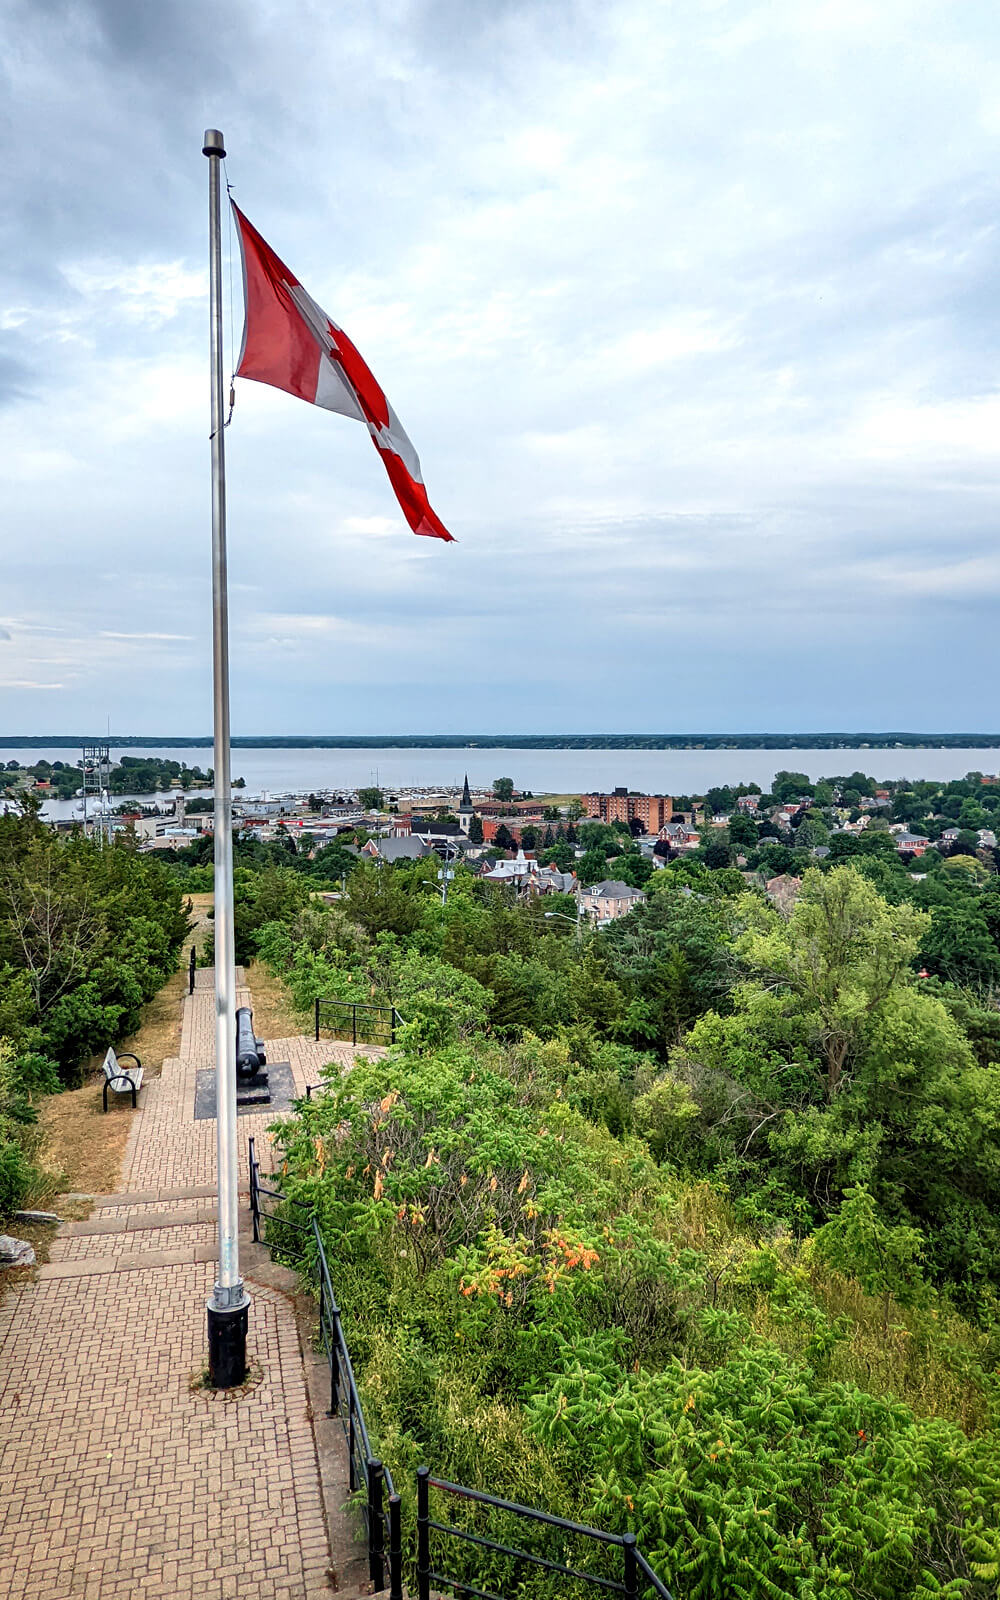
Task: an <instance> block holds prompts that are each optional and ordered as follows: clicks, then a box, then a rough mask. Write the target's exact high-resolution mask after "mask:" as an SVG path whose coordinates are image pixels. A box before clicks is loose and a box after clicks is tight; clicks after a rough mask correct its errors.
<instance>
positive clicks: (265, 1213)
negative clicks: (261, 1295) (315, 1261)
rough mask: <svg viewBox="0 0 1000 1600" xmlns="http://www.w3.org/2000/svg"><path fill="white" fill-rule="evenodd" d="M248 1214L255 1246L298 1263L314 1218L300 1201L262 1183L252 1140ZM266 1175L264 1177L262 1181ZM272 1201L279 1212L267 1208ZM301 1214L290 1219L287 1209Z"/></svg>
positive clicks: (249, 1158)
mask: <svg viewBox="0 0 1000 1600" xmlns="http://www.w3.org/2000/svg"><path fill="white" fill-rule="evenodd" d="M248 1149H249V1155H248V1160H249V1166H250V1214H251V1216H252V1218H253V1240H254V1244H266V1245H267V1247H268V1249H269V1250H273V1251H274V1252H275V1254H277V1255H281V1256H287V1257H290V1258H291V1259H293V1260H297V1259H298V1258H299V1257H300V1256H303V1255H305V1253H306V1249H307V1236H309V1235H311V1234H312V1232H313V1216H312V1212H311V1211H310V1209H309V1207H308V1206H307V1205H305V1204H303V1202H302V1201H301V1200H289V1199H288V1198H287V1196H286V1195H283V1194H282V1193H281V1192H280V1190H278V1189H271V1188H269V1187H268V1186H267V1185H266V1184H265V1183H262V1182H261V1171H260V1162H259V1161H258V1160H257V1149H256V1145H255V1142H254V1140H253V1139H252V1138H251V1139H250V1140H249V1145H248ZM266 1176H268V1174H265V1177H266ZM268 1200H274V1201H276V1202H277V1204H278V1205H279V1206H280V1207H282V1208H283V1209H282V1210H275V1209H274V1208H273V1207H272V1208H270V1209H269V1208H268V1206H267V1201H268ZM289 1207H291V1208H294V1210H296V1211H298V1212H299V1213H300V1215H299V1216H297V1217H296V1216H294V1215H293V1216H290V1215H289V1214H288V1208H289Z"/></svg>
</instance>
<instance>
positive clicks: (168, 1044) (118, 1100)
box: [39, 895, 211, 1194]
mask: <svg viewBox="0 0 1000 1600" xmlns="http://www.w3.org/2000/svg"><path fill="white" fill-rule="evenodd" d="M192 898H195V897H194V896H192ZM197 898H199V899H202V898H206V899H208V900H209V901H211V895H208V896H198V897H197ZM186 948H187V947H186ZM186 993H187V971H186V970H184V971H179V972H176V973H174V976H173V977H172V978H170V979H169V980H168V982H167V983H165V984H164V986H163V988H162V989H161V990H160V992H159V994H157V995H154V996H153V999H152V1000H150V1002H149V1004H148V1005H147V1006H146V1007H145V1008H144V1010H143V1014H142V1024H141V1026H140V1028H139V1030H138V1032H136V1033H134V1034H132V1035H131V1037H130V1038H128V1039H123V1040H122V1042H121V1044H120V1045H118V1046H117V1047H116V1048H117V1049H118V1051H119V1053H121V1052H124V1051H127V1050H128V1051H131V1052H132V1053H133V1054H134V1055H137V1056H138V1057H139V1060H140V1061H141V1062H142V1065H143V1076H144V1079H149V1078H156V1077H159V1075H160V1070H161V1068H162V1066H163V1062H164V1061H165V1060H166V1059H167V1058H168V1057H169V1056H176V1055H177V1053H178V1051H179V1050H180V1042H181V1000H182V998H183V996H184V995H185V994H186ZM102 1059H103V1058H102V1057H100V1056H95V1057H93V1059H92V1060H91V1061H90V1062H89V1063H88V1068H87V1075H86V1080H85V1082H84V1084H83V1087H82V1088H80V1089H66V1090H64V1091H63V1093H62V1094H54V1095H51V1096H49V1098H48V1099H47V1100H45V1101H43V1103H42V1105H41V1106H40V1108H39V1122H40V1124H41V1127H42V1132H43V1139H42V1146H41V1151H40V1158H41V1161H42V1163H43V1164H44V1166H46V1167H47V1168H49V1169H50V1170H54V1171H56V1172H58V1173H60V1174H61V1177H60V1179H59V1187H60V1189H62V1190H69V1191H73V1192H77V1193H83V1194H113V1193H114V1192H115V1190H116V1189H117V1188H118V1185H119V1178H120V1174H121V1164H122V1158H123V1156H124V1154H125V1146H126V1144H127V1142H128V1136H129V1132H130V1130H131V1127H132V1098H131V1096H130V1095H125V1094H121V1095H119V1094H115V1095H109V1096H108V1101H109V1105H108V1111H107V1115H105V1114H104V1111H103V1109H102V1103H103V1088H104V1074H103V1073H102V1072H101V1070H100V1064H101V1060H102ZM141 1096H142V1091H141V1090H140V1099H141Z"/></svg>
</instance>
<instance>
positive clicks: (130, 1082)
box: [103, 1047, 142, 1111]
mask: <svg viewBox="0 0 1000 1600" xmlns="http://www.w3.org/2000/svg"><path fill="white" fill-rule="evenodd" d="M126 1059H127V1060H129V1061H134V1062H135V1066H134V1067H123V1066H122V1064H121V1063H122V1061H123V1060H126ZM103 1070H104V1109H105V1111H107V1109H108V1090H109V1089H113V1090H114V1092H115V1094H129V1093H131V1096H132V1109H133V1111H134V1110H135V1106H136V1096H137V1094H138V1093H139V1090H140V1089H141V1088H142V1062H141V1061H140V1060H139V1057H138V1056H134V1055H133V1054H132V1052H131V1051H130V1050H124V1051H123V1052H122V1055H121V1057H120V1058H119V1057H118V1056H116V1055H115V1052H114V1050H112V1049H111V1048H110V1047H109V1049H108V1053H107V1055H106V1056H105V1057H104V1069H103Z"/></svg>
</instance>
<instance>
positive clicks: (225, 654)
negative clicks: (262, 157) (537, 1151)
mask: <svg viewBox="0 0 1000 1600" xmlns="http://www.w3.org/2000/svg"><path fill="white" fill-rule="evenodd" d="M202 149H203V153H204V154H205V155H206V156H207V157H208V228H209V298H210V301H211V334H212V666H213V684H214V694H213V711H214V731H215V751H214V759H215V1110H216V1128H217V1133H218V1152H219V1161H218V1180H219V1271H218V1276H217V1278H216V1282H215V1288H214V1289H213V1291H212V1297H211V1299H210V1300H209V1302H208V1365H209V1373H210V1376H211V1381H212V1384H213V1385H214V1387H215V1388H217V1389H229V1388H232V1387H233V1386H234V1385H235V1384H238V1383H242V1382H243V1380H244V1378H245V1377H246V1368H247V1322H248V1319H249V1309H250V1296H249V1295H248V1294H247V1292H246V1290H245V1288H244V1287H243V1281H242V1279H241V1278H240V1245H239V1169H238V1162H237V1151H236V942H235V937H234V932H233V812H232V788H231V783H230V779H231V776H232V774H231V770H230V753H229V601H228V592H227V589H228V585H227V576H226V457H225V442H224V434H223V416H224V411H223V401H222V383H223V378H222V222H221V209H220V208H221V200H220V195H221V181H220V171H219V167H220V163H221V162H222V160H223V159H224V157H225V154H226V151H225V146H224V144H223V140H222V134H221V133H220V132H219V131H218V129H217V128H208V129H206V132H205V143H204V145H203V147H202Z"/></svg>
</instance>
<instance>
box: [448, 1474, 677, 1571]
mask: <svg viewBox="0 0 1000 1600" xmlns="http://www.w3.org/2000/svg"><path fill="white" fill-rule="evenodd" d="M432 1489H436V1490H438V1491H439V1492H440V1493H441V1494H443V1495H449V1496H452V1497H454V1498H455V1499H459V1500H462V1501H464V1502H465V1503H466V1504H467V1505H469V1504H471V1505H472V1506H474V1507H476V1508H479V1507H482V1508H483V1509H484V1510H485V1511H487V1512H491V1511H495V1512H501V1513H505V1514H507V1515H509V1516H513V1517H515V1518H517V1519H518V1520H519V1521H520V1522H521V1523H522V1524H527V1525H528V1526H529V1527H530V1528H532V1529H544V1530H546V1531H548V1532H550V1533H551V1534H553V1535H554V1536H555V1540H554V1542H555V1544H556V1545H557V1546H558V1545H560V1544H562V1545H563V1546H565V1544H566V1543H567V1542H568V1540H571V1539H572V1540H582V1541H585V1543H586V1544H589V1546H590V1547H591V1549H593V1548H594V1547H598V1548H600V1549H601V1550H602V1551H604V1552H607V1553H608V1555H609V1556H611V1557H612V1562H613V1565H609V1570H613V1569H614V1567H617V1569H618V1570H619V1571H620V1572H621V1577H620V1578H613V1577H610V1576H606V1575H604V1574H602V1573H600V1572H595V1571H588V1570H586V1569H585V1568H582V1567H578V1566H571V1565H570V1564H569V1562H568V1561H565V1560H562V1561H558V1560H556V1561H554V1560H552V1559H551V1558H550V1557H549V1556H544V1555H541V1554H539V1552H538V1550H525V1549H524V1548H523V1546H522V1545H512V1544H505V1543H503V1542H501V1541H500V1540H497V1539H490V1538H487V1537H486V1536H485V1534H484V1533H481V1532H480V1533H476V1532H473V1531H472V1529H471V1528H466V1527H462V1526H461V1525H460V1524H459V1523H456V1522H441V1521H439V1520H437V1519H436V1518H434V1517H432V1516H431V1509H430V1491H431V1490H432ZM491 1531H492V1529H491ZM432 1534H437V1535H439V1536H440V1539H439V1543H440V1542H442V1541H443V1540H445V1539H447V1540H450V1541H453V1543H457V1544H464V1545H471V1546H472V1547H473V1548H474V1549H475V1550H479V1551H482V1552H483V1553H484V1557H485V1556H486V1555H488V1556H489V1557H490V1558H491V1560H492V1562H493V1565H494V1567H496V1566H497V1565H499V1566H500V1567H501V1568H506V1572H507V1575H508V1577H509V1578H510V1580H511V1581H512V1582H513V1583H515V1584H516V1585H517V1586H518V1587H520V1584H521V1581H522V1579H521V1576H520V1573H521V1571H522V1570H523V1568H524V1567H525V1566H526V1565H527V1566H530V1567H533V1568H534V1569H535V1570H536V1572H537V1573H539V1574H546V1573H547V1574H550V1575H551V1577H552V1578H554V1579H557V1580H565V1579H571V1580H573V1581H574V1582H576V1583H578V1584H580V1585H582V1586H583V1587H585V1588H593V1589H602V1590H604V1592H605V1593H606V1594H617V1595H623V1596H624V1597H625V1600H639V1597H640V1596H641V1595H643V1594H645V1593H646V1592H647V1591H648V1590H649V1589H652V1590H653V1592H654V1593H655V1594H656V1595H657V1596H659V1600H673V1596H672V1595H671V1593H670V1590H669V1589H668V1588H667V1587H666V1585H665V1584H664V1583H663V1582H662V1581H661V1580H660V1579H659V1578H658V1577H657V1576H656V1573H655V1572H654V1571H653V1569H652V1567H651V1566H650V1564H649V1562H648V1561H647V1560H646V1557H645V1556H644V1555H643V1553H642V1551H641V1550H640V1549H639V1546H638V1542H637V1540H636V1537H635V1534H634V1533H607V1532H606V1531H605V1530H604V1529H602V1528H590V1527H588V1526H587V1525H586V1524H585V1523H582V1522H571V1521H569V1520H568V1519H567V1518H566V1517H555V1516H552V1515H551V1513H550V1512H547V1511H537V1510H535V1509H534V1508H533V1507H531V1506H522V1505H519V1504H517V1502H516V1501H513V1500H501V1499H498V1497H497V1496H496V1495H491V1494H485V1493H483V1491H482V1490H480V1489H470V1488H469V1487H468V1486H467V1485H466V1484H461V1483H450V1482H449V1481H448V1480H447V1478H435V1477H432V1475H431V1471H430V1468H429V1467H418V1468H417V1600H430V1592H431V1585H432V1584H433V1585H435V1586H436V1587H437V1588H439V1589H447V1590H450V1591H451V1592H453V1593H456V1594H461V1595H462V1596H465V1595H474V1596H475V1597H476V1600H504V1597H503V1596H502V1595H498V1594H496V1593H494V1591H493V1590H491V1589H480V1588H478V1587H477V1586H476V1585H474V1584H473V1583H471V1582H470V1580H469V1578H468V1576H466V1575H465V1574H464V1573H462V1572H453V1573H449V1572H445V1571H441V1570H439V1569H438V1568H437V1567H435V1566H434V1565H433V1564H432V1560H431V1535H432ZM443 1565H444V1563H443V1562H442V1566H443ZM562 1587H564V1585H563V1586H562ZM533 1592H535V1593H537V1592H538V1585H537V1584H536V1585H535V1586H534V1590H533Z"/></svg>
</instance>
